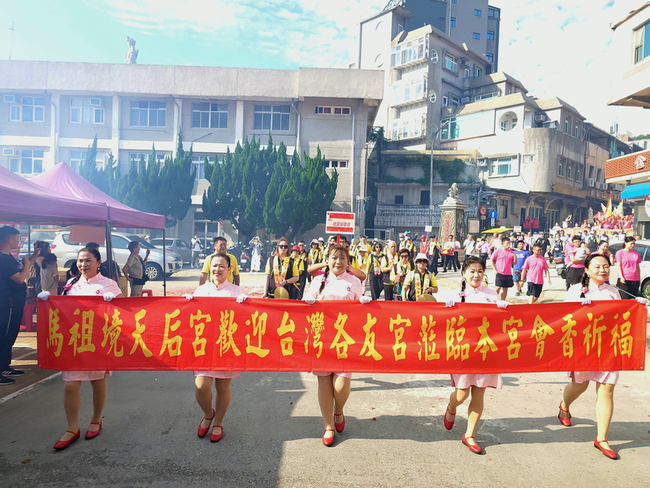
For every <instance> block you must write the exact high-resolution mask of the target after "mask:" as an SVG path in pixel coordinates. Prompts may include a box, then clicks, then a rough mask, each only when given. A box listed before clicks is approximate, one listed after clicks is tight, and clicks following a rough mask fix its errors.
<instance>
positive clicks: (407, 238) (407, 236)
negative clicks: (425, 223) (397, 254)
mask: <svg viewBox="0 0 650 488" xmlns="http://www.w3.org/2000/svg"><path fill="white" fill-rule="evenodd" d="M402 249H407V250H408V252H410V253H411V255H414V254H415V244H413V240H412V239H411V232H410V231H408V230H407V231H406V232H404V240H403V241H402V242H401V243H400V246H399V250H400V251H401V250H402Z"/></svg>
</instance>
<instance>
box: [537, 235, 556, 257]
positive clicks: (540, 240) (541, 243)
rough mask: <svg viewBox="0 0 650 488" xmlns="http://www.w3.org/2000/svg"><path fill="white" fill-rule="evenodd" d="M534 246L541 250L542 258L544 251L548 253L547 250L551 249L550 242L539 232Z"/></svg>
mask: <svg viewBox="0 0 650 488" xmlns="http://www.w3.org/2000/svg"><path fill="white" fill-rule="evenodd" d="M534 245H535V246H539V247H541V248H542V257H543V256H546V251H548V248H549V247H551V241H549V240H548V238H547V237H546V235H544V233H543V232H540V233H539V237H538V238H537V240H536V241H535V244H534ZM551 257H553V256H551Z"/></svg>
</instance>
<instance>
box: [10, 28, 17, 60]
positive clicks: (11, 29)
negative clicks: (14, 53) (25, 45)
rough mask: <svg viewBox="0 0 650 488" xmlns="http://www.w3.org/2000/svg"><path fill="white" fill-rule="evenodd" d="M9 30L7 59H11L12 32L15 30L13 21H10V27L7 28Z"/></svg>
mask: <svg viewBox="0 0 650 488" xmlns="http://www.w3.org/2000/svg"><path fill="white" fill-rule="evenodd" d="M9 30H10V31H11V34H10V35H9V59H11V46H12V44H13V40H14V31H15V30H16V29H14V23H13V21H11V27H9Z"/></svg>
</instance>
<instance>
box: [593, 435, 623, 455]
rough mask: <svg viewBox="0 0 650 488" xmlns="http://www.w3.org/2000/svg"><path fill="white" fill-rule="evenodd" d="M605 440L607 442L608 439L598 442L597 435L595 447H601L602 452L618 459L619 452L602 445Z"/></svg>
mask: <svg viewBox="0 0 650 488" xmlns="http://www.w3.org/2000/svg"><path fill="white" fill-rule="evenodd" d="M603 442H607V439H605V440H602V441H600V442H598V437H596V438H595V439H594V447H595V448H596V449H600V452H602V453H603V454H604V455H605V456H607V457H608V458H609V459H618V454H616V451H613V450H612V449H605V448H604V447H603V446H601V443H603Z"/></svg>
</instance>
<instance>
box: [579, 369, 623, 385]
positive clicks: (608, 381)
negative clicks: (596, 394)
mask: <svg viewBox="0 0 650 488" xmlns="http://www.w3.org/2000/svg"><path fill="white" fill-rule="evenodd" d="M571 376H573V377H574V378H575V381H576V383H584V382H585V381H596V382H598V383H601V384H603V385H615V384H616V383H618V371H573V372H570V373H567V378H571Z"/></svg>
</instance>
